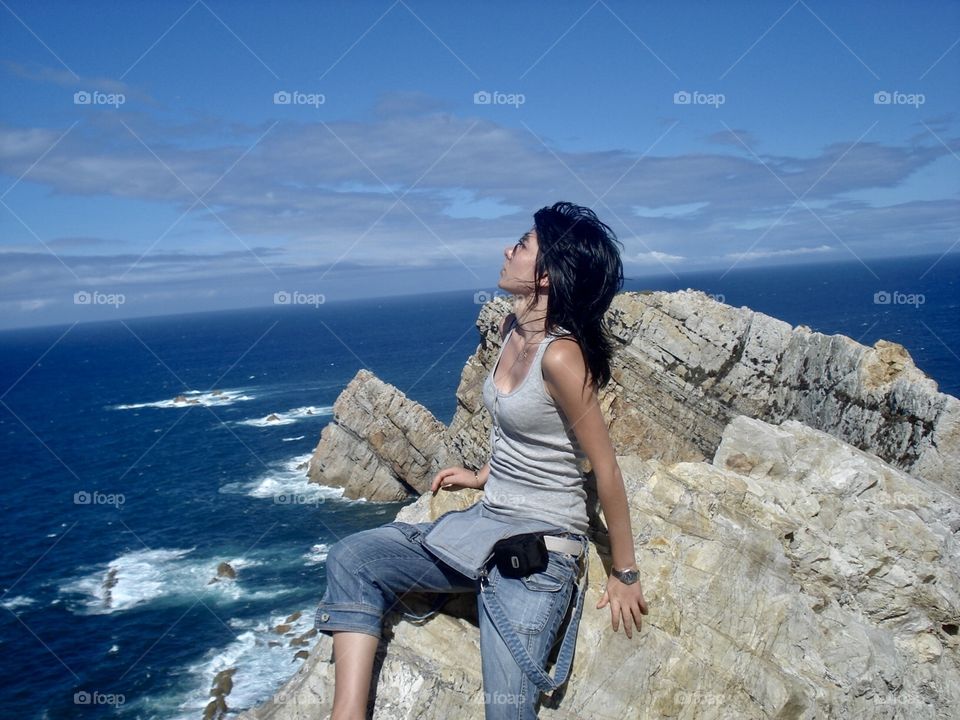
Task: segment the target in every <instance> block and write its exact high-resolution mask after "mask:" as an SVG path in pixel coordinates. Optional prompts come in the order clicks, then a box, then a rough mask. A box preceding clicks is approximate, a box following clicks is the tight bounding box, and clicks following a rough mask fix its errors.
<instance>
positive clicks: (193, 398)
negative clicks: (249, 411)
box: [113, 390, 254, 410]
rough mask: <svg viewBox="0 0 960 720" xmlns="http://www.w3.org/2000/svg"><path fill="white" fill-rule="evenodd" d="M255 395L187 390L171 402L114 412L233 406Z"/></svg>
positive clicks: (120, 407) (146, 404)
mask: <svg viewBox="0 0 960 720" xmlns="http://www.w3.org/2000/svg"><path fill="white" fill-rule="evenodd" d="M253 399H254V396H253V395H247V394H245V393H244V392H243V391H242V390H210V391H208V392H203V391H202V390H187V391H186V392H183V393H181V394H179V395H177V396H176V397H175V398H172V399H170V400H157V401H155V402H145V403H132V404H129V405H114V406H113V409H114V410H137V409H139V408H150V407H152V408H188V407H193V406H194V405H203V406H207V407H215V406H220V405H232V404H233V403H235V402H239V401H241V400H253Z"/></svg>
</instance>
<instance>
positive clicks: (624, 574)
mask: <svg viewBox="0 0 960 720" xmlns="http://www.w3.org/2000/svg"><path fill="white" fill-rule="evenodd" d="M613 574H614V575H615V576H616V578H617V580H619V581H620V582H622V583H623V584H624V585H632V584H633V583H635V582H636V581H637V580H639V579H640V573H639V572H637V571H636V570H614V571H613Z"/></svg>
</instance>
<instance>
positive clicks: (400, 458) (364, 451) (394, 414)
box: [309, 370, 457, 502]
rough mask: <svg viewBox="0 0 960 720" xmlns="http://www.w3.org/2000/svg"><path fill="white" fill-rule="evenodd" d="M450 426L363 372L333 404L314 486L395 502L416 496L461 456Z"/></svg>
mask: <svg viewBox="0 0 960 720" xmlns="http://www.w3.org/2000/svg"><path fill="white" fill-rule="evenodd" d="M448 445H449V439H448V438H447V437H446V432H445V428H444V426H443V424H442V423H440V422H439V421H438V420H437V419H436V418H434V417H433V415H432V414H431V413H430V412H429V411H428V410H427V409H426V408H424V407H422V406H421V405H420V404H419V403H416V402H414V401H412V400H409V399H407V398H406V397H404V395H403V393H401V392H400V391H399V390H398V389H397V388H395V387H393V386H392V385H388V384H387V383H384V382H382V381H381V380H379V379H377V378H376V377H375V376H374V375H372V374H371V373H370V372H368V371H367V370H360V371H358V372H357V374H356V376H355V377H354V378H353V380H351V381H350V383H349V384H348V385H347V387H346V389H344V391H343V392H342V393H341V394H340V396H339V397H338V398H337V400H336V402H335V403H334V406H333V421H332V422H331V423H329V424H328V425H327V426H326V427H324V429H323V431H322V433H321V435H320V443H319V444H318V445H317V448H316V449H315V450H314V453H313V456H312V458H311V459H310V465H309V477H310V480H311V481H312V482H317V483H321V484H323V485H329V486H333V487H342V488H344V497H348V498H359V497H365V498H367V499H368V500H373V501H380V502H394V501H397V500H403V499H405V498H408V497H416V496H417V495H419V494H420V493H422V492H424V491H426V490H427V489H428V488H429V485H430V481H431V480H432V479H433V476H434V475H436V473H437V472H438V471H439V470H440V469H441V468H443V467H446V465H447V464H449V463H451V462H456V461H457V458H456V457H455V456H453V455H451V454H450V452H449V450H448Z"/></svg>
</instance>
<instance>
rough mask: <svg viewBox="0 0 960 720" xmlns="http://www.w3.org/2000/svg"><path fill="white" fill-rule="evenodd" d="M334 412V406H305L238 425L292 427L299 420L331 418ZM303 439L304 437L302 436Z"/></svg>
mask: <svg viewBox="0 0 960 720" xmlns="http://www.w3.org/2000/svg"><path fill="white" fill-rule="evenodd" d="M332 412H333V406H329V405H328V406H324V407H315V406H313V405H305V406H303V407H297V408H293V409H292V410H287V411H285V412H274V413H270V414H269V415H267V416H265V417H262V418H251V419H249V420H240V421H238V422H237V425H250V426H251V427H274V426H277V425H292V424H293V423H295V422H297V421H298V420H304V419H309V418H318V417H325V416H329V415H330V414H331V413H332ZM301 437H302V436H301Z"/></svg>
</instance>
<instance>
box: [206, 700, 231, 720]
mask: <svg viewBox="0 0 960 720" xmlns="http://www.w3.org/2000/svg"><path fill="white" fill-rule="evenodd" d="M228 710H229V708H227V703H226V701H225V700H224V699H223V698H219V697H217V698H214V699H213V700H211V701H210V702H208V703H207V706H206V707H205V708H204V709H203V720H223V719H224V718H226V717H227V711H228Z"/></svg>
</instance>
